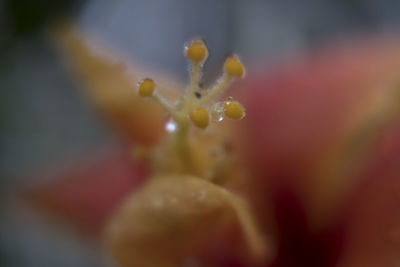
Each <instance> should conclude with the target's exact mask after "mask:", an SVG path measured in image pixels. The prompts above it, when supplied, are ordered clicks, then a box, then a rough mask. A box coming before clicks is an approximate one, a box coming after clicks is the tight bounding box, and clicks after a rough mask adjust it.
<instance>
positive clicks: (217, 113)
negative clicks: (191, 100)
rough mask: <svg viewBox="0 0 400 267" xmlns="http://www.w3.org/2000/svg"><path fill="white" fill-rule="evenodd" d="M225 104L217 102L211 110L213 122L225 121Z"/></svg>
mask: <svg viewBox="0 0 400 267" xmlns="http://www.w3.org/2000/svg"><path fill="white" fill-rule="evenodd" d="M224 107H225V103H224V102H217V103H215V104H213V105H212V106H211V108H210V116H211V121H212V122H220V121H222V120H223V119H224Z"/></svg>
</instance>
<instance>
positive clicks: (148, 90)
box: [138, 78, 155, 97]
mask: <svg viewBox="0 0 400 267" xmlns="http://www.w3.org/2000/svg"><path fill="white" fill-rule="evenodd" d="M138 87H139V88H138V90H139V95H140V96H141V97H149V96H152V95H153V92H154V88H155V86H154V82H153V80H152V79H149V78H146V79H143V80H142V81H141V82H139V85H138Z"/></svg>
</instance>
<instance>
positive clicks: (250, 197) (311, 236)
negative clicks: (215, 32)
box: [31, 32, 400, 267]
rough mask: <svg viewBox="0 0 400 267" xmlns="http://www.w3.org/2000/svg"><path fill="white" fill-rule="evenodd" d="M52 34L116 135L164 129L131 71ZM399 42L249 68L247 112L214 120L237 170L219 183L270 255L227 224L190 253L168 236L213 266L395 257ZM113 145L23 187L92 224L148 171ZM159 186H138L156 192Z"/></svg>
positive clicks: (129, 138)
mask: <svg viewBox="0 0 400 267" xmlns="http://www.w3.org/2000/svg"><path fill="white" fill-rule="evenodd" d="M59 40H60V42H61V44H62V45H63V47H64V50H65V51H66V52H67V53H68V54H69V55H70V56H71V57H72V58H73V60H72V61H73V62H74V63H75V68H76V69H77V70H78V73H79V74H81V75H82V77H83V81H84V82H85V83H86V84H87V85H88V87H89V88H91V90H90V91H89V94H90V95H91V96H92V98H93V100H94V103H95V106H96V107H97V108H98V109H99V110H100V111H101V112H102V113H103V114H104V115H105V117H106V118H108V119H109V121H110V122H111V123H112V124H113V125H114V126H115V127H116V129H118V130H119V132H120V133H121V136H123V137H124V140H125V141H124V144H125V145H126V144H129V145H130V144H132V143H136V144H137V143H141V144H144V145H147V147H148V146H155V145H156V144H157V142H159V140H161V139H160V138H161V136H162V135H163V130H162V126H163V122H164V119H163V113H162V111H161V110H160V109H157V108H156V107H155V106H154V105H153V104H152V103H151V102H146V101H143V100H142V99H139V98H138V97H136V96H135V95H134V90H132V81H131V80H130V79H132V78H129V77H127V76H124V75H122V74H123V71H122V69H121V66H118V65H115V64H112V63H110V62H109V61H107V60H104V59H102V58H101V57H98V56H93V55H92V54H91V53H89V52H88V50H87V49H86V48H85V46H84V45H83V44H82V42H80V41H79V40H78V39H75V38H74V37H73V35H72V33H71V32H64V33H63V34H62V35H61V39H59ZM398 44H399V40H397V39H394V38H390V37H387V38H379V39H373V38H371V39H363V40H359V41H353V43H351V44H342V45H339V44H337V45H336V46H332V47H329V48H327V49H325V50H322V51H318V52H317V53H315V54H312V55H308V56H306V57H305V58H299V59H294V60H292V61H289V62H286V63H283V64H281V65H280V66H278V67H275V68H274V69H272V68H271V69H269V70H258V71H257V72H256V71H254V72H252V71H251V70H250V71H249V73H250V75H248V77H247V78H246V79H244V80H243V81H242V82H241V83H239V84H238V85H237V86H236V89H237V90H236V91H235V92H236V95H235V97H236V98H237V99H240V100H241V102H242V103H243V105H244V106H245V107H246V118H245V119H244V120H241V121H240V122H234V123H229V124H226V125H223V126H224V128H223V129H224V130H221V131H220V132H222V134H224V135H225V136H229V137H230V138H233V139H232V142H231V143H230V144H229V146H230V147H231V146H232V147H233V149H234V151H233V153H234V155H235V158H237V161H236V162H238V165H237V166H236V165H235V170H238V172H239V173H240V174H241V175H239V178H238V179H236V180H234V181H233V182H231V183H230V182H229V183H228V188H229V189H230V190H231V191H233V192H236V193H237V194H240V195H242V196H244V197H245V198H246V200H247V202H248V203H249V204H250V210H251V211H253V214H254V216H255V219H256V221H257V224H258V225H259V226H260V228H261V232H262V234H259V235H260V236H261V237H262V238H264V237H265V239H266V240H267V244H268V248H269V252H270V254H269V255H268V256H269V257H265V258H263V260H262V261H261V262H253V261H251V260H250V257H249V256H248V255H247V253H246V252H243V250H244V249H245V247H246V246H243V244H242V243H243V242H242V241H243V240H242V239H241V238H240V237H238V234H237V229H229V227H227V228H225V229H223V228H222V229H219V230H218V231H217V232H216V233H213V235H210V236H207V239H208V238H209V239H212V236H214V237H215V236H216V237H217V238H216V239H213V240H212V242H207V240H205V242H206V246H205V248H203V250H199V251H196V253H197V254H194V255H192V254H191V253H192V251H185V250H184V248H185V245H186V243H184V242H183V243H179V240H178V241H177V243H174V242H173V241H176V240H172V241H171V244H178V245H179V244H180V245H182V244H183V245H182V247H179V248H182V250H183V251H184V252H185V253H187V255H188V257H189V256H192V257H195V259H197V260H199V261H200V262H203V263H205V264H210V265H211V264H214V265H216V266H252V265H254V264H256V265H257V266H258V265H259V266H276V267H283V266H341V267H342V266H343V267H346V266H367V267H368V266H385V267H386V266H387V267H391V266H397V265H398V264H399V261H400V259H399V257H398V254H399V250H400V245H399V244H400V242H399V240H400V239H399V238H400V237H399V233H400V215H399V214H400V213H399V212H398V211H399V207H400V205H399V204H400V187H399V185H400V182H399V177H400V164H399V160H400V131H399V130H400V128H399V118H398V115H399V109H398V106H399V97H398V96H399V90H400V89H399V86H398V85H399V80H398V70H399V65H400V50H399V49H398ZM200 54H202V53H200ZM206 54H207V53H206ZM196 58H197V57H196ZM200 61H201V60H200ZM200 61H199V62H200ZM139 72H140V71H137V73H139ZM99 73H100V74H101V75H99ZM252 73H253V74H252ZM239 76H240V75H239ZM155 80H158V79H155ZM143 114H144V115H143ZM218 134H220V133H218ZM121 150H122V152H120V151H119V152H117V153H115V154H113V155H111V156H110V155H108V156H107V158H106V159H103V160H102V161H101V162H95V163H94V164H93V165H92V166H91V167H88V166H84V169H85V170H84V171H78V172H77V173H76V174H75V175H72V176H76V177H79V180H77V179H75V181H71V180H64V182H63V184H62V185H61V184H60V183H56V184H55V185H50V186H48V187H47V188H44V189H43V188H42V189H39V190H38V191H36V193H34V194H33V195H32V194H31V196H32V197H33V199H34V200H35V201H36V202H41V203H49V202H50V200H51V203H52V204H53V207H54V206H55V207H56V208H57V209H58V210H59V209H60V208H62V209H63V210H64V211H68V213H69V214H70V215H71V216H72V217H74V218H77V217H78V219H77V222H79V223H81V224H86V227H89V228H92V229H93V225H96V226H97V227H95V228H96V229H102V227H103V226H104V224H103V223H104V221H105V220H106V218H108V217H109V215H110V214H111V213H112V210H113V209H114V208H115V207H116V206H118V204H116V203H117V202H120V201H121V199H123V198H124V197H126V196H127V195H128V194H131V192H129V191H130V190H128V189H127V187H128V186H129V187H131V188H132V190H139V189H138V188H140V187H138V186H137V185H138V184H141V183H143V180H144V179H145V177H147V176H148V175H149V168H148V166H147V167H146V164H145V163H143V162H138V161H136V162H130V160H129V159H128V158H129V156H127V153H126V148H125V149H124V148H122V149H121ZM120 154H123V156H121V155H120ZM144 162H145V161H144ZM163 170H166V169H165V168H164V169H163ZM239 170H240V171H239ZM242 173H243V175H242ZM230 174H232V172H230ZM66 176H71V175H70V174H67V175H66ZM225 176H226V175H225ZM130 177H131V179H132V180H131V179H130ZM243 177H245V178H246V179H244V180H243ZM97 179H100V180H97ZM135 179H136V181H137V182H133V181H134V180H135ZM98 181H103V182H98ZM83 184H84V187H83V186H82V185H83ZM176 185H179V186H184V185H182V184H179V182H176ZM169 186H170V185H165V184H161V185H160V186H158V187H151V188H153V189H151V188H150V189H148V190H149V191H151V190H155V192H163V190H165V188H169ZM134 188H135V189H134ZM154 188H155V189H154ZM177 188H179V187H173V189H171V188H169V189H168V190H167V191H168V192H170V190H177V191H179V189H177ZM210 190H214V188H213V189H210ZM77 192H78V193H77ZM179 192H181V191H179ZM132 194H133V195H135V194H137V195H140V194H141V193H140V191H134V192H133V193H132ZM72 195H74V198H71V196H72ZM137 198H139V197H137ZM110 203H112V204H110ZM135 203H137V201H135ZM42 206H43V205H42ZM64 213H65V212H64ZM78 215H79V216H78ZM93 218H95V219H93ZM207 218H208V217H207ZM213 219H214V217H209V218H208V220H213ZM202 222H204V221H202ZM204 225H205V224H204ZM137 227H139V226H137ZM207 227H208V228H209V227H212V225H211V226H209V225H206V227H205V228H207ZM208 228H207V230H208ZM199 229H200V230H203V231H205V229H204V228H202V227H200V228H199ZM200 230H199V233H200V235H201V233H202V232H201V231H200ZM238 242H239V243H240V245H238V246H236V245H235V244H237V243H238ZM152 244H153V243H152ZM159 245H160V248H163V249H165V248H167V246H166V244H165V243H163V244H162V243H160V244H159ZM154 249H156V248H154ZM143 253H145V254H146V253H148V255H147V256H148V257H151V255H152V253H151V250H146V251H144V252H143ZM165 256H166V257H167V256H169V255H165ZM166 266H168V265H166Z"/></svg>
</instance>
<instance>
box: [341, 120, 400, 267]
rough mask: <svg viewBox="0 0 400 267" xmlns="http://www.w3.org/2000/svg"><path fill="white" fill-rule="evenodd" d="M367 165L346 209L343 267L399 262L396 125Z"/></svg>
mask: <svg viewBox="0 0 400 267" xmlns="http://www.w3.org/2000/svg"><path fill="white" fill-rule="evenodd" d="M369 162H370V163H369V165H368V168H367V169H365V170H364V172H363V174H362V176H363V177H362V180H361V182H360V183H359V184H358V186H357V189H356V190H355V192H354V195H353V197H352V199H351V201H350V202H349V203H350V204H349V205H348V209H347V214H348V216H349V218H348V219H349V229H348V233H349V234H348V244H347V246H346V250H345V254H344V259H343V262H342V263H341V265H340V266H343V267H345V266H351V267H358V266H360V267H361V266H363V267H369V266H371V267H372V266H382V267H391V266H393V267H394V266H398V265H399V263H400V257H399V255H400V126H397V127H395V128H394V129H393V130H392V132H391V133H390V134H387V136H386V137H385V138H384V140H383V141H382V142H381V144H380V146H379V147H378V148H377V149H376V150H375V151H374V154H373V155H372V156H371V159H370V161H369Z"/></svg>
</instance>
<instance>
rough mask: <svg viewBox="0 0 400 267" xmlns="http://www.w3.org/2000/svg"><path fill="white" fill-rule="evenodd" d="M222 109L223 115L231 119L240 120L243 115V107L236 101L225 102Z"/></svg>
mask: <svg viewBox="0 0 400 267" xmlns="http://www.w3.org/2000/svg"><path fill="white" fill-rule="evenodd" d="M224 108H225V110H224V113H225V115H226V116H227V117H229V118H231V119H234V120H240V119H242V118H243V117H244V115H245V111H244V107H243V106H242V105H241V104H240V103H239V102H237V101H227V102H226V103H225V107H224Z"/></svg>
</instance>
